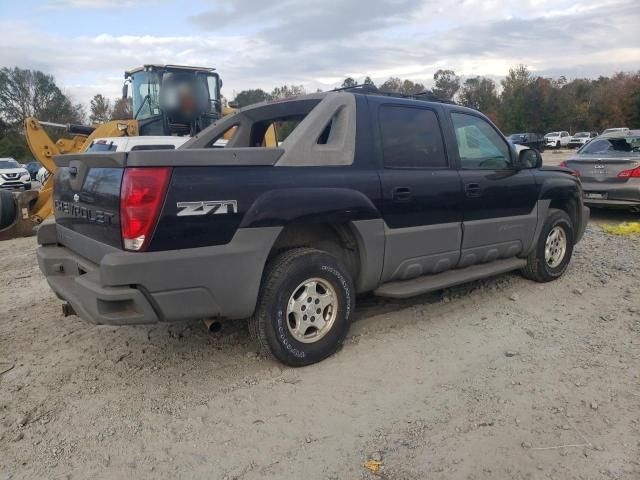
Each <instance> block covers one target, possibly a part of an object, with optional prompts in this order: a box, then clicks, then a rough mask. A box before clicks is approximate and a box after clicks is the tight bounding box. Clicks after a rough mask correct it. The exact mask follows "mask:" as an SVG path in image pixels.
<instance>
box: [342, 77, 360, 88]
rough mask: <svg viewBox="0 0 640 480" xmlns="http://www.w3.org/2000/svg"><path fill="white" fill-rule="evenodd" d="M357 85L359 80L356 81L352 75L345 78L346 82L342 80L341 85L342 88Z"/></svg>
mask: <svg viewBox="0 0 640 480" xmlns="http://www.w3.org/2000/svg"><path fill="white" fill-rule="evenodd" d="M356 85H358V82H356V81H355V80H354V79H353V78H351V77H347V78H345V79H344V82H342V85H341V87H342V88H352V87H355V86H356Z"/></svg>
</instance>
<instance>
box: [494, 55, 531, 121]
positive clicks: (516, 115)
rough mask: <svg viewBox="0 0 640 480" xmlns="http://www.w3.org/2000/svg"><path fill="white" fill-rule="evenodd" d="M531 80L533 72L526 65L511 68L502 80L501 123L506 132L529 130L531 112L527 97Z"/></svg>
mask: <svg viewBox="0 0 640 480" xmlns="http://www.w3.org/2000/svg"><path fill="white" fill-rule="evenodd" d="M531 82H532V79H531V74H530V73H529V69H528V68H527V67H526V66H525V65H518V66H517V67H515V68H510V69H509V74H508V75H507V76H506V77H505V78H504V79H503V80H502V82H501V84H502V94H501V95H500V112H499V118H500V122H499V123H500V127H501V128H502V129H503V130H504V131H505V132H508V133H514V132H517V131H526V130H527V115H528V114H529V113H530V112H529V107H530V106H529V105H528V104H527V101H528V98H527V97H528V91H529V86H530V84H531Z"/></svg>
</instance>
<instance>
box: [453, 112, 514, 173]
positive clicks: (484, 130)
mask: <svg viewBox="0 0 640 480" xmlns="http://www.w3.org/2000/svg"><path fill="white" fill-rule="evenodd" d="M451 120H452V121H453V128H454V130H455V132H456V140H457V143H458V153H459V154H460V165H461V167H462V168H463V169H483V170H484V169H486V170H501V169H505V168H509V166H510V165H511V157H510V151H509V146H508V145H507V143H506V142H505V141H504V140H503V138H502V137H501V136H500V135H499V134H498V132H496V131H495V129H494V128H493V127H492V126H491V124H490V123H489V122H487V121H486V120H484V119H483V118H480V117H476V116H475V115H467V114H465V113H452V114H451Z"/></svg>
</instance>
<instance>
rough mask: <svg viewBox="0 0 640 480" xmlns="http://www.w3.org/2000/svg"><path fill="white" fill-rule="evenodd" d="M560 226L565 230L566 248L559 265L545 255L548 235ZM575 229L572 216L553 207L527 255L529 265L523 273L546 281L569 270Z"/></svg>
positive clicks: (538, 280) (531, 278) (541, 281)
mask: <svg viewBox="0 0 640 480" xmlns="http://www.w3.org/2000/svg"><path fill="white" fill-rule="evenodd" d="M555 227H559V228H561V229H562V230H563V231H564V235H565V238H566V250H565V252H564V256H563V257H562V260H561V261H560V263H559V264H557V265H550V264H549V263H548V262H547V260H546V257H545V249H546V243H547V237H549V234H550V233H551V231H552V230H553V229H554V228H555ZM574 239H575V230H574V228H573V223H572V222H571V218H569V215H567V213H566V212H564V211H563V210H556V209H551V210H549V215H548V216H547V219H546V220H545V222H544V225H543V226H542V230H541V231H540V237H538V243H537V244H536V246H535V248H534V249H533V250H532V251H531V253H530V254H529V256H528V257H527V266H526V267H524V268H523V269H522V274H523V275H524V276H525V277H526V278H528V279H530V280H533V281H536V282H540V283H544V282H550V281H552V280H556V279H558V278H560V277H561V276H562V274H563V273H564V272H565V271H566V270H567V267H568V266H569V262H570V261H571V255H573V243H574Z"/></svg>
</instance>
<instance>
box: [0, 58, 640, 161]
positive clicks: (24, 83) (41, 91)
mask: <svg viewBox="0 0 640 480" xmlns="http://www.w3.org/2000/svg"><path fill="white" fill-rule="evenodd" d="M432 83H433V86H432V87H431V89H428V88H427V87H426V86H425V84H424V83H421V82H416V81H413V80H409V79H401V78H399V77H391V78H389V79H387V80H386V81H384V82H382V83H381V84H380V85H375V83H374V81H373V80H372V79H371V78H370V77H369V76H366V77H364V78H363V79H362V80H361V81H358V80H357V79H354V78H351V77H347V78H345V79H344V81H343V82H342V84H341V87H343V88H351V87H355V86H358V85H369V86H372V87H376V88H377V89H378V90H379V91H381V92H390V93H399V94H403V95H416V94H421V93H424V92H427V93H429V94H430V95H433V96H435V97H438V98H440V99H442V100H447V101H455V102H457V103H459V104H461V105H464V106H467V107H471V108H474V109H476V110H479V111H481V112H483V113H485V114H486V115H488V116H489V117H490V118H491V119H492V120H493V121H494V122H495V123H496V124H497V125H498V126H499V127H500V129H501V130H502V131H503V132H504V133H505V134H509V133H515V132H538V133H547V132H549V131H554V130H568V131H570V132H571V133H574V132H576V131H581V130H588V131H602V130H604V129H605V128H610V127H622V126H626V127H630V128H640V71H638V72H635V73H633V72H629V73H625V72H620V73H616V74H614V75H612V76H611V77H604V76H601V77H599V78H597V79H585V78H579V79H574V80H567V79H566V78H565V77H560V78H547V77H542V76H539V75H535V74H534V73H532V72H531V71H530V70H529V69H528V68H527V67H526V66H524V65H519V66H516V67H513V68H511V69H510V70H509V73H508V75H507V76H506V77H505V78H504V79H502V80H501V81H500V83H499V84H496V82H495V81H494V80H493V79H491V78H488V77H484V76H475V77H467V78H464V79H463V78H462V77H460V76H459V75H457V74H456V73H455V72H454V71H453V70H446V69H442V70H438V71H437V72H435V74H434V75H433V82H432ZM306 93H307V91H306V90H305V88H304V86H302V85H282V86H280V87H276V88H274V89H272V90H271V91H266V90H262V89H259V88H258V89H251V90H242V91H240V92H238V93H237V94H236V95H235V98H234V101H235V103H237V104H238V106H239V107H244V106H247V105H251V104H254V103H258V102H262V101H266V100H277V99H281V98H286V97H292V96H298V95H303V94H306ZM131 110H132V109H131V99H130V98H129V99H121V98H120V99H115V100H110V99H109V98H107V97H105V96H104V95H102V94H96V95H95V96H94V97H93V99H92V100H91V103H90V105H89V112H86V111H85V109H84V107H83V106H82V105H81V104H77V103H74V102H73V101H72V100H71V99H70V98H69V97H68V96H67V95H66V94H65V93H64V92H63V91H62V90H61V89H60V88H59V87H58V86H57V85H56V83H55V79H54V78H53V77H52V76H51V75H48V74H46V73H43V72H40V71H37V70H27V69H21V68H18V67H15V68H2V69H0V157H7V156H8V157H13V158H16V159H19V160H27V159H30V158H31V154H30V152H29V149H28V147H27V145H26V142H25V139H24V135H23V133H22V124H23V122H24V119H25V118H27V117H29V116H33V117H36V118H38V119H40V120H48V121H52V122H58V123H84V122H86V121H87V120H88V121H89V122H91V123H103V122H106V121H109V120H118V119H126V118H131V117H132V111H131ZM49 133H50V135H51V136H52V138H53V139H54V140H55V139H57V138H59V136H60V135H62V133H63V132H62V131H60V130H49Z"/></svg>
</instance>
